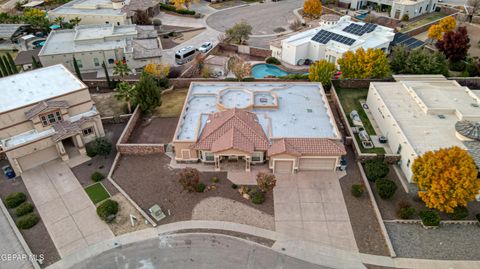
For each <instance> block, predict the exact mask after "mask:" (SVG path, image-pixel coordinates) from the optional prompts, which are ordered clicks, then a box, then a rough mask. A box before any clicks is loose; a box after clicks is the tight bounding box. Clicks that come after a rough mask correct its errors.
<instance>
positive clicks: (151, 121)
mask: <svg viewBox="0 0 480 269" xmlns="http://www.w3.org/2000/svg"><path fill="white" fill-rule="evenodd" d="M177 122H178V118H142V119H140V120H139V121H138V122H137V125H136V126H135V128H134V129H133V132H132V135H131V136H130V138H129V139H128V142H129V143H132V144H136V143H138V144H168V143H170V142H172V140H173V136H174V134H175V128H176V127H177Z"/></svg>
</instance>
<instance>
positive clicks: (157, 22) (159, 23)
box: [153, 19, 162, 26]
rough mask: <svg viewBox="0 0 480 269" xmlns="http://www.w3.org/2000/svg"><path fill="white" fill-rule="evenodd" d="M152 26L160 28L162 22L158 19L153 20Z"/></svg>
mask: <svg viewBox="0 0 480 269" xmlns="http://www.w3.org/2000/svg"><path fill="white" fill-rule="evenodd" d="M153 25H154V26H160V25H162V21H161V20H160V19H154V20H153Z"/></svg>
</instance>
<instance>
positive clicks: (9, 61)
mask: <svg viewBox="0 0 480 269" xmlns="http://www.w3.org/2000/svg"><path fill="white" fill-rule="evenodd" d="M7 59H8V63H9V64H10V69H11V70H12V71H13V73H14V74H17V73H18V69H17V65H16V64H15V61H14V60H13V58H12V55H10V53H7Z"/></svg>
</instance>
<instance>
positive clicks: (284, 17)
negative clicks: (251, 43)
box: [207, 0, 303, 35]
mask: <svg viewBox="0 0 480 269" xmlns="http://www.w3.org/2000/svg"><path fill="white" fill-rule="evenodd" d="M302 6H303V1H300V0H283V1H279V2H265V3H263V4H255V5H250V6H246V7H237V8H234V9H227V10H222V11H219V12H216V13H214V14H212V15H210V16H209V17H208V18H207V24H208V26H210V27H212V28H213V29H215V30H217V31H220V32H224V31H225V30H227V29H229V28H230V27H232V26H233V25H234V24H236V23H238V22H240V21H242V20H244V21H246V22H248V23H249V24H250V25H251V26H252V27H253V31H252V34H253V35H271V34H275V32H274V31H273V30H274V29H275V28H277V27H283V28H284V29H286V30H288V26H289V24H290V22H292V21H293V20H295V18H296V17H295V15H294V14H293V10H294V9H297V8H299V7H302Z"/></svg>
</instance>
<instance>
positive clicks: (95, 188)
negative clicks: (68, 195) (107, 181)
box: [85, 182, 110, 204]
mask: <svg viewBox="0 0 480 269" xmlns="http://www.w3.org/2000/svg"><path fill="white" fill-rule="evenodd" d="M85 192H86V193H87V194H88V197H90V200H92V202H93V203H94V204H97V203H99V202H101V201H103V200H105V199H107V198H109V197H110V194H108V192H107V190H106V189H105V187H103V184H102V183H101V182H97V183H95V184H92V185H90V186H88V187H86V188H85Z"/></svg>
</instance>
